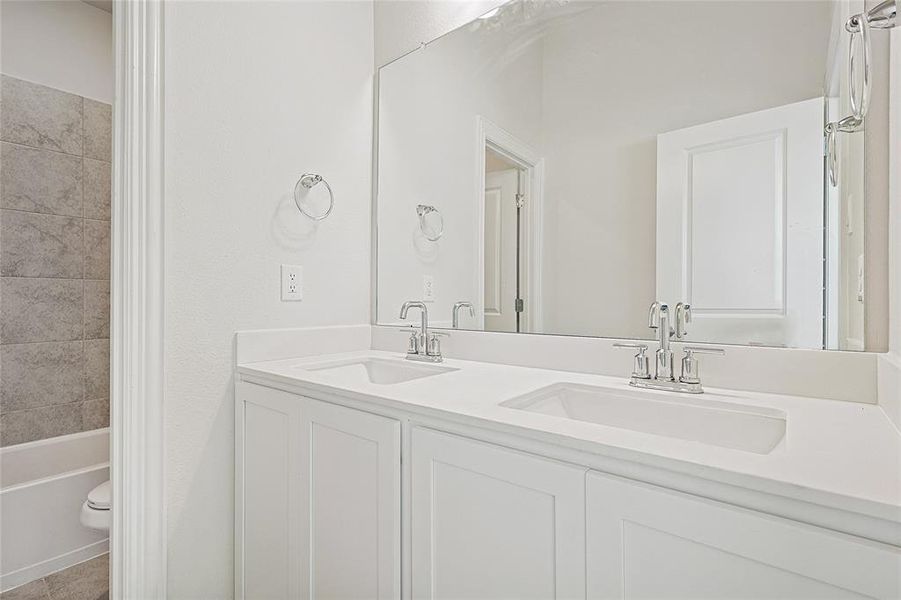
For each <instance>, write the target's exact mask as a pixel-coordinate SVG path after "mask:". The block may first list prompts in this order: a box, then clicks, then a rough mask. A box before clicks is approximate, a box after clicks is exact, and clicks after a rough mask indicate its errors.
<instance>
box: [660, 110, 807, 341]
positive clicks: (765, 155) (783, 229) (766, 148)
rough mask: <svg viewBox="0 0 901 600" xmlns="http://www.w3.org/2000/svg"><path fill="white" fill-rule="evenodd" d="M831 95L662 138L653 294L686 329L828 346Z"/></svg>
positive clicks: (700, 335) (713, 337)
mask: <svg viewBox="0 0 901 600" xmlns="http://www.w3.org/2000/svg"><path fill="white" fill-rule="evenodd" d="M823 223H824V221H823V99H822V98H814V99H812V100H805V101H803V102H797V103H795V104H788V105H785V106H779V107H776V108H771V109H767V110H762V111H759V112H754V113H749V114H745V115H740V116H737V117H731V118H729V119H723V120H720V121H713V122H710V123H704V124H703V125H696V126H693V127H688V128H686V129H680V130H678V131H671V132H668V133H662V134H660V135H658V136H657V300H660V301H661V302H668V303H670V305H671V306H672V305H675V304H676V302H679V301H684V302H688V303H690V304H691V305H692V313H693V314H692V317H693V319H692V324H691V326H690V327H689V331H688V339H689V340H699V341H707V342H719V343H723V344H725V343H733V344H748V343H757V344H764V345H776V346H779V345H785V346H791V347H800V348H822V347H823Z"/></svg>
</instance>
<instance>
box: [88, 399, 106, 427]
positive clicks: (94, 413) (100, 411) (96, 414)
mask: <svg viewBox="0 0 901 600" xmlns="http://www.w3.org/2000/svg"><path fill="white" fill-rule="evenodd" d="M81 415H82V420H83V422H82V428H83V429H84V431H90V430H91V429H100V428H101V427H109V398H100V399H98V400H88V401H86V402H84V403H82V410H81Z"/></svg>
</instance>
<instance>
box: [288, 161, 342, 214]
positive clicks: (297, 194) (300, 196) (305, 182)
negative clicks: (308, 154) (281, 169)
mask: <svg viewBox="0 0 901 600" xmlns="http://www.w3.org/2000/svg"><path fill="white" fill-rule="evenodd" d="M320 183H321V184H322V185H324V186H325V189H326V190H328V198H329V203H328V209H326V211H325V212H324V213H322V214H318V215H317V214H315V213H311V212H310V211H309V210H307V209H306V208H304V203H305V200H306V196H307V193H308V192H309V191H310V190H311V189H313V188H314V187H316V186H317V185H319V184H320ZM294 204H296V205H297V210H299V211H300V212H302V213H303V214H304V215H306V216H307V217H309V218H311V219H313V220H314V221H321V220H323V219H324V218H326V217H327V216H329V214H331V212H332V208H334V207H335V195H334V194H333V193H332V186H330V185H329V184H328V181H326V180H325V179H323V177H322V175H317V174H316V173H304V174H303V175H301V176H300V179H298V180H297V183H296V184H295V185H294Z"/></svg>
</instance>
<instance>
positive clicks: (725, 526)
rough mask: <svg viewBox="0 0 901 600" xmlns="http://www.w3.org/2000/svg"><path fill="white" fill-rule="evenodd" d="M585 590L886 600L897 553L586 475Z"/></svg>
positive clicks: (891, 593)
mask: <svg viewBox="0 0 901 600" xmlns="http://www.w3.org/2000/svg"><path fill="white" fill-rule="evenodd" d="M587 498H588V501H587V510H586V515H587V527H588V534H587V535H588V539H587V548H588V561H587V562H588V596H589V597H590V598H629V599H632V598H654V599H657V600H663V599H667V598H686V599H688V598H691V599H699V600H700V599H711V600H714V599H716V600H725V599H730V598H735V599H738V598H754V599H774V600H775V599H778V600H788V599H802V598H809V599H823V600H825V599H834V598H896V597H897V595H898V592H899V590H898V582H899V579H898V578H899V576H901V554H899V551H898V549H893V548H889V547H887V546H884V545H880V544H876V543H871V542H867V541H864V540H860V539H856V538H852V537H849V536H846V535H842V534H838V533H835V532H832V531H828V530H825V529H820V528H817V527H812V526H808V525H804V524H802V523H796V522H792V521H788V520H785V519H780V518H778V517H773V516H770V515H765V514H762V513H757V512H753V511H750V510H745V509H740V508H737V507H733V506H730V505H728V504H722V503H719V502H714V501H712V500H707V499H703V498H699V497H695V496H689V495H687V494H682V493H679V492H674V491H672V490H666V489H663V488H658V487H654V486H650V485H645V484H640V483H636V482H632V481H628V480H625V479H620V478H617V477H613V476H609V475H603V474H600V473H594V472H590V473H589V474H588V477H587Z"/></svg>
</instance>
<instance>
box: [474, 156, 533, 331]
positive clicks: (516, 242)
mask: <svg viewBox="0 0 901 600" xmlns="http://www.w3.org/2000/svg"><path fill="white" fill-rule="evenodd" d="M526 187H527V184H526V170H525V169H524V168H523V167H522V166H520V165H519V164H517V163H516V162H514V161H513V160H511V159H510V158H508V157H507V156H505V155H504V154H502V153H501V152H499V151H498V150H495V149H493V148H492V147H491V146H490V145H489V146H487V147H486V148H485V196H484V198H485V206H484V210H485V234H484V240H485V242H484V243H485V269H484V277H485V297H484V312H485V330H486V331H506V332H520V331H523V330H524V327H525V324H526V322H527V317H526V315H525V312H526V306H527V302H526V301H527V298H526V296H527V294H526V289H527V282H528V269H525V268H524V261H523V255H524V254H525V253H526V250H527V248H526V246H527V244H528V239H527V237H525V236H523V235H522V233H523V220H524V216H523V209H524V207H525V202H526ZM529 304H531V303H529Z"/></svg>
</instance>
